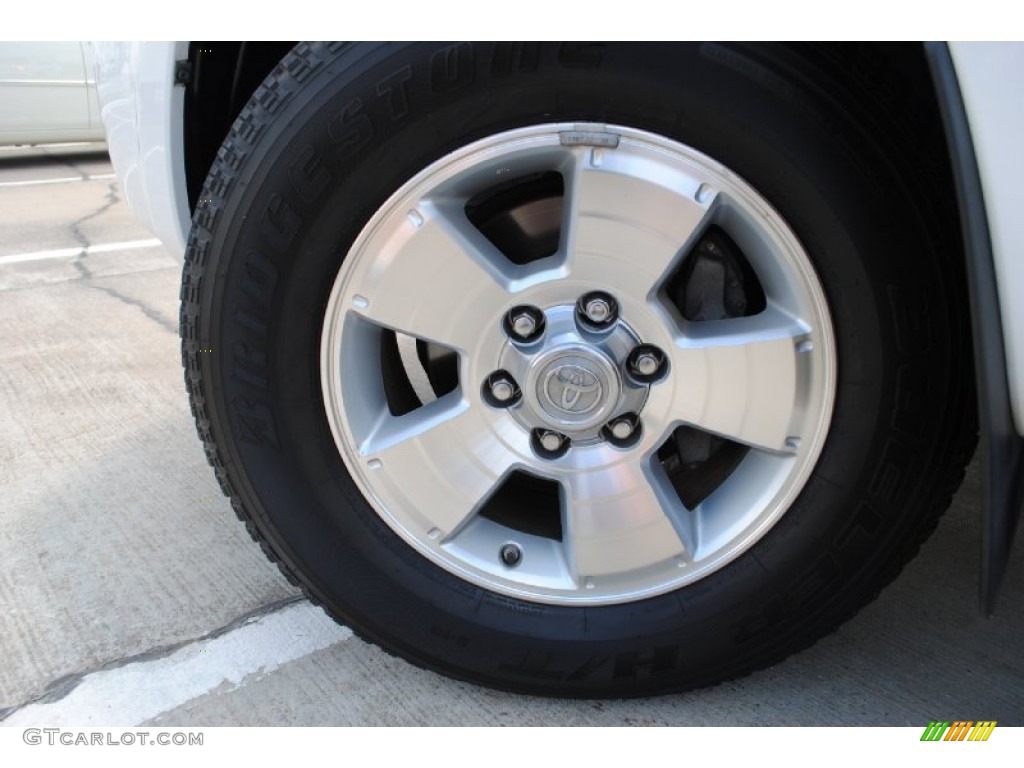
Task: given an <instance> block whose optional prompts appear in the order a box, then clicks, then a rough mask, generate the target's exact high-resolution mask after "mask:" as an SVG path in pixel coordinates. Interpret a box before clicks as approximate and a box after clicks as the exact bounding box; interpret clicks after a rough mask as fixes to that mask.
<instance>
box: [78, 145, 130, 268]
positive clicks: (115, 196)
mask: <svg viewBox="0 0 1024 768" xmlns="http://www.w3.org/2000/svg"><path fill="white" fill-rule="evenodd" d="M67 165H71V164H70V163H67ZM72 167H74V166H72ZM76 173H81V171H78V170H77V169H76ZM83 178H84V176H83ZM120 202H121V195H120V192H119V187H118V185H117V182H116V181H112V182H110V183H109V184H108V185H107V194H106V197H105V198H104V203H103V205H101V206H100V207H99V208H97V209H96V210H94V211H92V212H91V213H87V214H85V216H82V217H81V218H78V219H75V220H74V221H72V222H71V224H69V225H68V226H69V228H70V230H71V237H72V238H74V241H75V242H76V243H77V244H78V245H80V246H81V247H82V253H80V254H79V255H78V256H76V257H75V260H74V261H73V262H72V265H73V266H74V268H75V270H76V271H77V272H78V274H80V275H81V276H82V277H84V278H85V279H87V280H89V279H91V278H92V277H93V273H92V270H90V269H89V266H88V265H87V264H86V263H85V260H86V259H87V258H88V250H87V249H88V248H89V246H90V245H92V244H93V243H92V241H91V240H90V239H89V236H88V235H86V234H85V232H83V231H82V225H83V224H85V222H87V221H90V220H92V219H95V218H97V217H99V216H102V215H103V214H104V213H106V212H107V211H109V210H110V209H111V208H113V207H114V206H115V205H117V204H118V203H120Z"/></svg>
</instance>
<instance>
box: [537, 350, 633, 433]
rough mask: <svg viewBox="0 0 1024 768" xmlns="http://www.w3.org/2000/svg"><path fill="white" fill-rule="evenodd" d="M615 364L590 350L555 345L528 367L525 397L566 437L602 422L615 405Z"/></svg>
mask: <svg viewBox="0 0 1024 768" xmlns="http://www.w3.org/2000/svg"><path fill="white" fill-rule="evenodd" d="M620 391H621V385H620V382H619V374H618V371H617V370H616V368H615V365H614V364H613V363H612V361H611V360H609V359H608V358H607V357H606V356H605V355H604V354H603V353H602V352H600V351H599V350H598V349H596V348H594V347H587V346H582V345H564V346H558V347H555V348H553V349H551V350H549V351H548V352H546V353H543V354H541V355H539V356H538V357H537V359H536V360H535V361H534V363H533V365H531V366H530V372H529V377H528V380H527V383H526V388H525V392H524V394H525V396H526V398H527V400H530V401H532V403H531V405H533V406H534V410H535V412H536V413H537V415H538V416H540V418H541V419H542V420H543V421H545V422H547V423H548V424H550V425H551V426H552V427H554V428H555V429H558V430H559V431H561V432H564V433H566V434H572V433H578V432H582V431H585V430H589V429H592V428H593V427H595V426H599V425H601V424H604V422H606V421H607V420H608V419H609V418H610V416H611V414H612V411H614V410H615V407H616V406H617V405H618V403H619V394H620Z"/></svg>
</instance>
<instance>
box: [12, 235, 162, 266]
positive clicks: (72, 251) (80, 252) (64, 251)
mask: <svg viewBox="0 0 1024 768" xmlns="http://www.w3.org/2000/svg"><path fill="white" fill-rule="evenodd" d="M160 245H161V242H160V241H159V240H157V239H156V238H155V237H154V238H153V239H152V240H126V241H124V242H123V243H101V244H100V245H90V246H88V247H84V248H83V247H82V246H80V245H79V246H76V247H74V248H57V249H56V250H52V251H31V252H29V253H12V254H9V255H7V256H0V264H17V263H18V262H22V261H40V260H42V259H66V258H74V257H76V256H84V255H88V254H91V253H109V252H110V251H133V250H135V249H137V248H156V247H158V246H160Z"/></svg>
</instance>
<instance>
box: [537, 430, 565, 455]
mask: <svg viewBox="0 0 1024 768" xmlns="http://www.w3.org/2000/svg"><path fill="white" fill-rule="evenodd" d="M533 449H534V451H536V452H537V453H538V454H539V455H540V456H541V457H542V458H545V459H557V458H558V457H559V456H563V455H564V454H565V452H566V451H568V450H569V438H567V437H566V436H565V435H563V434H561V433H559V432H555V431H554V430H551V429H535V430H533Z"/></svg>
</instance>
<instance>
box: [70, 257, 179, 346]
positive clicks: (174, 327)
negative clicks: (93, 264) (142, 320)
mask: <svg viewBox="0 0 1024 768" xmlns="http://www.w3.org/2000/svg"><path fill="white" fill-rule="evenodd" d="M76 266H79V265H78V264H76ZM81 268H82V269H88V267H85V265H81ZM91 276H92V275H89V277H91ZM87 287H89V288H92V289H93V290H97V291H101V292H103V293H105V294H107V295H108V296H110V297H112V298H115V299H117V300H118V301H120V302H123V303H124V304H127V305H129V306H131V307H135V308H136V309H138V310H140V311H141V312H142V314H144V315H145V316H146V317H148V318H149V319H150V320H152V321H153V322H154V323H156V324H157V325H159V326H160V327H161V328H163V329H164V330H167V331H170V332H171V333H173V334H174V335H175V336H177V335H178V324H177V323H174V322H172V321H170V320H168V319H167V318H166V317H164V316H163V315H162V314H161V313H160V312H159V311H157V310H155V309H153V308H152V307H151V306H149V305H148V304H146V303H145V302H143V301H139V300H138V299H133V298H132V297H131V296H125V295H124V294H123V293H121V292H119V291H116V290H114V289H113V288H108V287H106V286H104V285H95V284H90V285H88V286H87Z"/></svg>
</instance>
